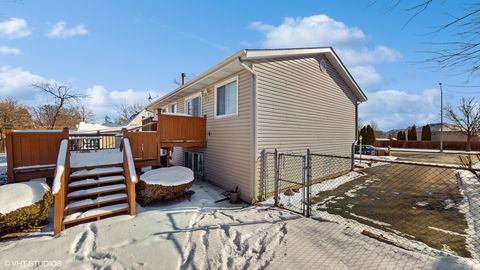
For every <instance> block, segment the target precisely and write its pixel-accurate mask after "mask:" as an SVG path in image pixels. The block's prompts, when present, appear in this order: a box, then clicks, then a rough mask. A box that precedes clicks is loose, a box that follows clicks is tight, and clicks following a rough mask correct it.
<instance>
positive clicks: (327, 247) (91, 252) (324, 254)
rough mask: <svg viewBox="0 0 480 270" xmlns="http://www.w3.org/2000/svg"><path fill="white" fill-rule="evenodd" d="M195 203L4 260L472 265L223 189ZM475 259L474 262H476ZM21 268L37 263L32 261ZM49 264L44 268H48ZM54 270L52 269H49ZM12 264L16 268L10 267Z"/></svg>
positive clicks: (86, 264) (156, 265) (23, 243)
mask: <svg viewBox="0 0 480 270" xmlns="http://www.w3.org/2000/svg"><path fill="white" fill-rule="evenodd" d="M192 189H193V190H194V191H195V192H196V193H195V194H194V195H193V197H192V199H191V201H188V200H183V201H181V200H178V201H176V202H170V203H168V204H157V205H154V206H149V207H147V208H140V207H139V208H138V209H139V213H138V214H137V216H135V217H131V216H117V217H114V218H109V219H105V220H102V221H98V222H92V223H88V224H83V225H79V226H76V227H73V228H70V229H67V230H65V231H63V232H62V233H60V234H59V235H58V236H57V237H52V236H51V233H50V232H49V231H48V230H50V229H51V228H45V229H44V231H43V232H39V233H33V234H30V235H27V236H25V237H23V238H20V239H15V240H4V241H2V242H0V265H1V266H2V267H3V266H12V265H14V264H15V263H17V262H25V261H27V262H28V261H34V262H35V261H41V262H43V266H61V268H68V269H126V268H128V269H265V268H268V269H370V268H382V269H398V268H403V269H433V268H435V269H465V268H467V267H466V266H470V267H474V266H473V265H472V264H471V263H470V262H468V261H465V260H463V259H459V258H457V257H453V256H447V255H445V254H442V253H441V252H439V253H437V254H433V255H427V254H422V253H419V252H412V251H408V250H405V249H401V248H398V247H395V246H393V245H390V244H386V243H383V242H380V241H377V240H375V239H372V238H370V237H367V236H364V235H362V234H361V233H360V232H359V231H358V230H355V229H353V228H352V227H349V226H344V225H342V224H337V223H334V222H321V221H318V220H314V219H310V218H305V217H303V216H300V215H296V214H293V213H292V212H289V211H286V210H281V209H277V208H273V207H271V206H269V205H257V206H247V205H231V204H229V203H228V202H221V203H214V202H215V201H216V200H218V199H221V198H222V197H223V196H222V195H221V193H222V192H223V190H222V189H219V188H217V187H215V186H212V185H210V184H207V183H204V182H195V183H194V185H193V188H192ZM469 263H470V264H469ZM17 266H20V267H15V268H29V267H28V264H25V265H22V264H20V265H18V264H17ZM42 268H43V267H42ZM46 268H47V269H48V267H46ZM6 269H8V268H6Z"/></svg>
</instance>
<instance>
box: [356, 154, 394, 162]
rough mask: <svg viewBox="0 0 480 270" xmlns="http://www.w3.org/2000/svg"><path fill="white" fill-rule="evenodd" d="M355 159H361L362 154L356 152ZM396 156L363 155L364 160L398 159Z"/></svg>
mask: <svg viewBox="0 0 480 270" xmlns="http://www.w3.org/2000/svg"><path fill="white" fill-rule="evenodd" d="M355 159H360V154H355ZM396 159H397V157H395V156H371V155H362V161H364V160H374V161H393V160H396Z"/></svg>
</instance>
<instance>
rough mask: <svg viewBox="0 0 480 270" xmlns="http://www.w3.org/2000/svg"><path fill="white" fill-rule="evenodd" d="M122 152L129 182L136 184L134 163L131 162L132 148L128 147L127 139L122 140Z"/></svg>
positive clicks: (128, 141)
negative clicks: (123, 152)
mask: <svg viewBox="0 0 480 270" xmlns="http://www.w3.org/2000/svg"><path fill="white" fill-rule="evenodd" d="M123 150H124V151H125V158H126V160H125V162H126V163H127V165H128V173H129V176H130V181H131V182H132V183H134V184H136V183H138V177H137V174H136V172H135V163H134V162H133V155H132V148H131V147H130V140H129V139H128V138H124V139H123Z"/></svg>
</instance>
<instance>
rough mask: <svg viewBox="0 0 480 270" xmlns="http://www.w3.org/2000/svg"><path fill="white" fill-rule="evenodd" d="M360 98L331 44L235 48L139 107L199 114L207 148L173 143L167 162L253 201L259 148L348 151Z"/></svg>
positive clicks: (329, 151) (292, 150)
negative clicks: (187, 80) (284, 47)
mask: <svg viewBox="0 0 480 270" xmlns="http://www.w3.org/2000/svg"><path fill="white" fill-rule="evenodd" d="M366 100H367V98H366V96H365V94H364V93H363V92H362V90H361V89H360V87H359V86H358V84H357V83H356V82H355V80H354V79H353V77H352V76H351V74H350V73H349V72H348V71H347V69H346V67H345V66H344V65H343V63H342V62H341V61H340V59H339V58H338V56H337V54H336V53H335V52H334V50H333V49H332V48H304V49H271V50H242V51H239V52H237V53H234V54H233V55H231V56H229V57H227V58H226V59H224V60H223V61H221V62H220V63H218V64H217V65H215V66H213V67H212V68H210V69H209V70H207V71H206V72H204V73H203V74H201V75H200V76H198V77H196V78H194V79H192V80H191V81H189V82H187V83H185V84H184V85H181V86H179V87H178V88H177V89H175V90H174V91H172V92H170V93H168V94H166V95H165V96H163V97H161V98H159V99H158V100H155V101H154V102H152V103H151V104H150V105H148V106H147V108H146V109H147V110H148V111H150V112H152V113H154V112H156V111H157V110H161V111H164V112H169V113H171V112H173V113H183V114H189V115H194V116H203V115H205V116H206V118H207V128H206V132H207V142H208V143H207V146H206V148H174V151H173V154H172V161H173V164H175V165H182V166H187V167H190V168H192V169H193V170H194V171H195V172H196V173H197V174H198V175H202V176H203V178H204V179H206V180H208V181H211V182H213V183H215V184H217V185H219V186H221V187H223V188H224V189H227V190H233V189H235V188H236V186H238V187H239V188H240V192H241V194H242V196H241V197H242V199H243V200H246V201H250V202H253V201H255V200H256V199H257V197H258V196H259V195H260V193H259V190H260V187H259V185H260V180H259V178H260V172H259V166H260V154H261V151H262V150H264V149H265V150H266V151H273V150H274V149H275V148H277V149H278V151H281V152H302V153H305V151H306V149H307V148H310V149H311V150H312V151H313V152H315V153H323V154H336V155H350V154H351V149H352V147H351V146H352V143H353V142H354V140H355V134H356V129H357V127H356V123H357V109H358V104H359V103H360V102H364V101H366Z"/></svg>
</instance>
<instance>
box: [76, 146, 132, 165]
mask: <svg viewBox="0 0 480 270" xmlns="http://www.w3.org/2000/svg"><path fill="white" fill-rule="evenodd" d="M122 162H123V155H122V152H120V150H119V149H106V150H98V151H96V152H93V151H92V152H77V151H72V152H71V156H70V166H71V167H72V168H81V167H93V166H104V165H111V164H120V163H122Z"/></svg>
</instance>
